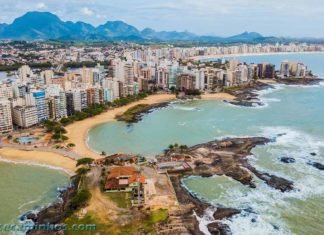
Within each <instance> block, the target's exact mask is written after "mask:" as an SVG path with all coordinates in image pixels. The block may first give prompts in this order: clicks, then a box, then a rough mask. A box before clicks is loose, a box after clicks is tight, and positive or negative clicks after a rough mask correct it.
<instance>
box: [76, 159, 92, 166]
mask: <svg viewBox="0 0 324 235" xmlns="http://www.w3.org/2000/svg"><path fill="white" fill-rule="evenodd" d="M93 161H94V159H92V158H81V159H79V160H78V161H77V164H76V166H77V167H78V166H81V165H89V164H91V163H93Z"/></svg>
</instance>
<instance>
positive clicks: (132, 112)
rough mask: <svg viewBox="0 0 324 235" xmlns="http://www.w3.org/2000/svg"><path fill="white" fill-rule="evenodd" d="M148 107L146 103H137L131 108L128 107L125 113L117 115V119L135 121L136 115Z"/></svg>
mask: <svg viewBox="0 0 324 235" xmlns="http://www.w3.org/2000/svg"><path fill="white" fill-rule="evenodd" d="M149 108H150V105H148V104H138V105H136V106H134V107H132V108H129V109H128V110H127V111H126V112H125V113H123V114H121V115H117V116H116V118H117V120H118V121H124V122H134V121H136V116H137V115H138V114H140V113H142V112H145V111H147V110H148V109H149Z"/></svg>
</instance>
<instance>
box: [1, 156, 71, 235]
mask: <svg viewBox="0 0 324 235" xmlns="http://www.w3.org/2000/svg"><path fill="white" fill-rule="evenodd" d="M69 184H70V180H69V175H67V174H66V173H65V172H63V171H60V170H55V169H51V168H46V167H40V166H33V165H26V164H20V163H12V162H9V161H6V162H2V161H0V224H17V225H19V224H20V221H19V220H20V216H21V215H23V214H25V213H26V212H28V211H39V210H40V209H41V208H42V207H45V206H48V205H50V204H51V203H53V202H54V201H55V200H56V198H57V196H58V191H57V189H58V187H66V186H68V185H69ZM0 233H1V234H10V233H9V232H8V233H3V232H0Z"/></svg>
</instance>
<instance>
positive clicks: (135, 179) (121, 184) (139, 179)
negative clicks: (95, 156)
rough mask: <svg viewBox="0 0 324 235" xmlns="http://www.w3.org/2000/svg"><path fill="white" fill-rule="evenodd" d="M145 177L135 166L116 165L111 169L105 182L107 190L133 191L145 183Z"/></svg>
mask: <svg viewBox="0 0 324 235" xmlns="http://www.w3.org/2000/svg"><path fill="white" fill-rule="evenodd" d="M145 181H146V179H145V177H144V176H142V175H141V174H140V173H139V172H138V171H137V170H136V168H135V167H132V166H127V167H126V166H125V167H115V168H113V169H111V171H110V173H109V175H108V176H107V179H106V183H105V190H106V191H107V192H132V191H133V189H136V188H137V187H138V186H139V185H141V184H145Z"/></svg>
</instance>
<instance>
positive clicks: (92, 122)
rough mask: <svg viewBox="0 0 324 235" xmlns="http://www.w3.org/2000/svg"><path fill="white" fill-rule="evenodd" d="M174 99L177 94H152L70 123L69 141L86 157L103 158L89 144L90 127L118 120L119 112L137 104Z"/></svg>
mask: <svg viewBox="0 0 324 235" xmlns="http://www.w3.org/2000/svg"><path fill="white" fill-rule="evenodd" d="M174 99H175V95H172V94H159V95H151V96H149V97H147V98H145V99H143V100H140V101H137V102H134V103H131V104H129V105H126V106H123V107H119V108H115V109H112V110H109V111H107V112H105V113H102V114H100V115H98V116H95V117H93V118H89V119H85V120H83V121H79V122H75V123H73V124H71V125H68V126H67V127H66V130H67V132H68V133H67V136H68V137H69V141H70V142H71V143H74V144H75V145H76V146H75V147H74V149H73V151H74V152H76V153H77V154H79V155H81V156H84V157H91V158H94V159H98V158H101V157H102V156H100V154H99V153H96V152H95V151H93V150H91V149H90V148H89V147H88V146H87V135H88V130H89V129H91V128H92V127H94V126H96V125H99V124H102V123H105V122H109V121H116V119H115V117H116V115H117V114H121V113H123V112H125V111H126V110H127V109H129V108H131V107H133V106H135V105H138V104H157V103H161V102H167V101H172V100H174Z"/></svg>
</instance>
